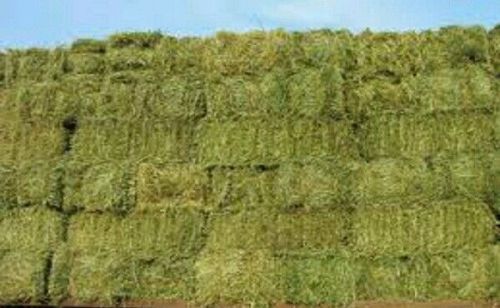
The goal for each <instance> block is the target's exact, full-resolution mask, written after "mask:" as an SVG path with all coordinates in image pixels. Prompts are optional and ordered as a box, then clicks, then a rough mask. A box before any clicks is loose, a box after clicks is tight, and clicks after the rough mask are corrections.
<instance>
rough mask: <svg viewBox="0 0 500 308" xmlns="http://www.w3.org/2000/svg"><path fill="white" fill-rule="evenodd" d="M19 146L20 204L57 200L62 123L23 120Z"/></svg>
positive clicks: (18, 194) (17, 173) (17, 181)
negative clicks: (51, 123)
mask: <svg viewBox="0 0 500 308" xmlns="http://www.w3.org/2000/svg"><path fill="white" fill-rule="evenodd" d="M18 132H19V133H18V137H17V138H18V139H17V140H16V142H17V150H16V161H15V167H16V187H17V189H16V197H17V203H18V204H19V205H44V204H50V205H53V206H59V205H60V204H58V202H59V201H58V198H57V197H58V191H57V190H58V181H59V178H60V174H61V165H60V162H61V160H62V157H63V145H64V142H63V140H64V133H63V131H62V130H61V129H60V127H59V126H55V127H54V126H52V125H47V124H40V123H34V124H22V125H20V126H19V127H18Z"/></svg>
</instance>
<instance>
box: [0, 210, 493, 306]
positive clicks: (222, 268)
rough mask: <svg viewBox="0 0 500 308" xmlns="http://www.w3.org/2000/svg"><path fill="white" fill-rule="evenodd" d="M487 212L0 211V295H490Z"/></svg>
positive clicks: (286, 298) (107, 298) (234, 298)
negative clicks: (116, 213)
mask: <svg viewBox="0 0 500 308" xmlns="http://www.w3.org/2000/svg"><path fill="white" fill-rule="evenodd" d="M377 209H378V210H377ZM361 213H363V215H361ZM382 213H385V214H384V215H382ZM490 215H491V214H490V212H489V211H488V209H487V207H485V206H484V205H483V204H481V203H474V202H470V201H467V202H466V201H461V200H449V201H442V202H436V203H431V204H428V205H426V206H422V205H419V206H418V207H417V206H414V207H412V206H405V207H399V208H398V207H397V206H392V207H388V206H385V207H380V208H378V207H374V208H373V209H372V210H371V211H366V209H361V210H360V211H359V213H358V211H357V210H356V209H355V210H349V209H338V210H335V211H331V210H330V211H328V212H305V211H300V210H299V211H297V212H289V213H280V212H276V213H266V214H264V213H263V212H259V211H258V210H257V211H246V212H240V213H217V214H215V213H211V214H209V213H205V212H203V211H200V210H197V209H191V208H174V209H169V210H166V211H164V212H163V213H161V214H158V213H156V214H146V213H142V214H136V213H132V214H129V215H126V216H121V217H120V216H113V215H110V214H98V213H79V214H76V215H73V216H72V217H67V216H63V215H61V214H59V213H57V212H53V211H50V210H46V209H43V208H24V209H16V210H5V211H3V212H1V213H0V243H1V244H0V245H1V246H0V301H1V302H3V303H8V302H60V301H62V300H64V299H68V298H70V299H72V300H76V301H78V302H82V303H90V302H101V303H112V302H117V301H122V300H150V299H155V300H162V299H164V300H169V299H184V300H188V301H193V302H200V303H216V302H219V303H220V302H222V303H262V304H267V303H270V302H290V303H303V304H319V303H347V302H351V301H354V300H369V299H378V300H380V299H391V300H431V299H446V298H461V299H485V300H487V299H497V300H498V299H500V245H495V239H494V220H493V219H492V217H490Z"/></svg>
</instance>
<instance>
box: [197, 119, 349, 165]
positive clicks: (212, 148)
mask: <svg viewBox="0 0 500 308" xmlns="http://www.w3.org/2000/svg"><path fill="white" fill-rule="evenodd" d="M196 142H197V144H198V145H199V149H198V150H199V152H198V154H199V155H198V160H199V161H200V162H201V163H202V164H205V165H212V164H226V165H227V164H229V165H242V164H248V163H252V164H269V163H276V162H281V161H284V160H290V159H307V158H338V157H353V156H356V154H357V151H356V149H355V146H354V136H353V133H352V130H351V125H350V123H349V122H347V121H319V120H317V121H316V120H315V121H305V120H297V121H288V120H278V121H267V120H258V119H245V120H241V121H230V122H216V121H206V122H203V123H202V125H201V126H200V127H199V128H198V134H197V137H196Z"/></svg>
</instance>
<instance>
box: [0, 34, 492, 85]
mask: <svg viewBox="0 0 500 308" xmlns="http://www.w3.org/2000/svg"><path fill="white" fill-rule="evenodd" d="M497 41H498V27H496V28H493V29H491V30H489V31H488V30H486V29H484V28H482V27H469V28H463V27H447V28H442V29H440V30H438V31H423V32H420V33H416V32H406V33H399V34H397V33H372V32H370V31H365V32H362V33H360V34H358V35H354V34H351V33H349V32H348V31H329V30H320V31H309V32H294V33H290V32H285V31H282V30H276V31H270V32H265V31H255V32H249V33H245V34H234V33H227V32H221V33H218V34H217V35H216V36H214V37H209V38H189V37H187V38H180V39H177V38H174V37H170V36H163V35H161V34H160V33H129V34H127V33H125V34H117V35H112V36H111V37H109V38H108V40H106V41H98V40H78V41H76V42H75V43H73V45H72V46H71V48H70V49H65V48H57V49H53V50H45V49H36V48H33V49H28V50H23V51H12V52H8V53H7V55H6V57H2V60H1V62H0V63H2V67H3V69H2V71H3V72H4V73H3V79H4V80H5V81H6V82H7V83H13V82H18V81H41V80H54V79H58V78H60V77H61V76H64V75H66V74H96V75H102V74H103V73H112V72H123V71H131V70H141V71H147V70H150V71H156V76H165V74H166V75H171V74H172V73H179V72H187V71H189V72H195V71H198V72H203V73H208V74H213V73H216V74H219V75H222V76H263V75H265V73H267V72H269V71H273V70H274V69H276V68H278V69H285V70H291V71H296V72H297V71H302V70H303V68H304V67H316V68H321V67H323V66H324V65H325V64H333V65H335V66H338V67H339V68H340V69H342V70H343V71H345V72H346V74H347V75H348V77H349V78H350V79H352V80H357V81H361V80H365V81H366V80H369V79H380V78H382V79H386V80H393V81H397V80H399V79H400V78H401V77H406V76H410V75H417V74H420V73H427V72H429V71H435V70H436V69H440V68H444V69H446V68H460V67H462V66H463V65H466V64H476V65H479V66H482V67H491V66H493V68H495V69H496V68H497V67H496V65H497V64H498V60H497V58H496V57H497V55H498V44H496V43H497Z"/></svg>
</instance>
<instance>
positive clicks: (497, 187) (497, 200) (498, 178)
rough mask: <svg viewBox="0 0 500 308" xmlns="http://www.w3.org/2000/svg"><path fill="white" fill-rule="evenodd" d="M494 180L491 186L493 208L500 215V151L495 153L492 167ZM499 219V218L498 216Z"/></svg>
mask: <svg viewBox="0 0 500 308" xmlns="http://www.w3.org/2000/svg"><path fill="white" fill-rule="evenodd" d="M491 174H492V180H491V185H492V186H493V198H494V202H493V208H494V211H495V214H497V215H498V214H500V151H498V150H497V151H496V152H494V155H493V162H492V167H491ZM497 217H498V216H497Z"/></svg>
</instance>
